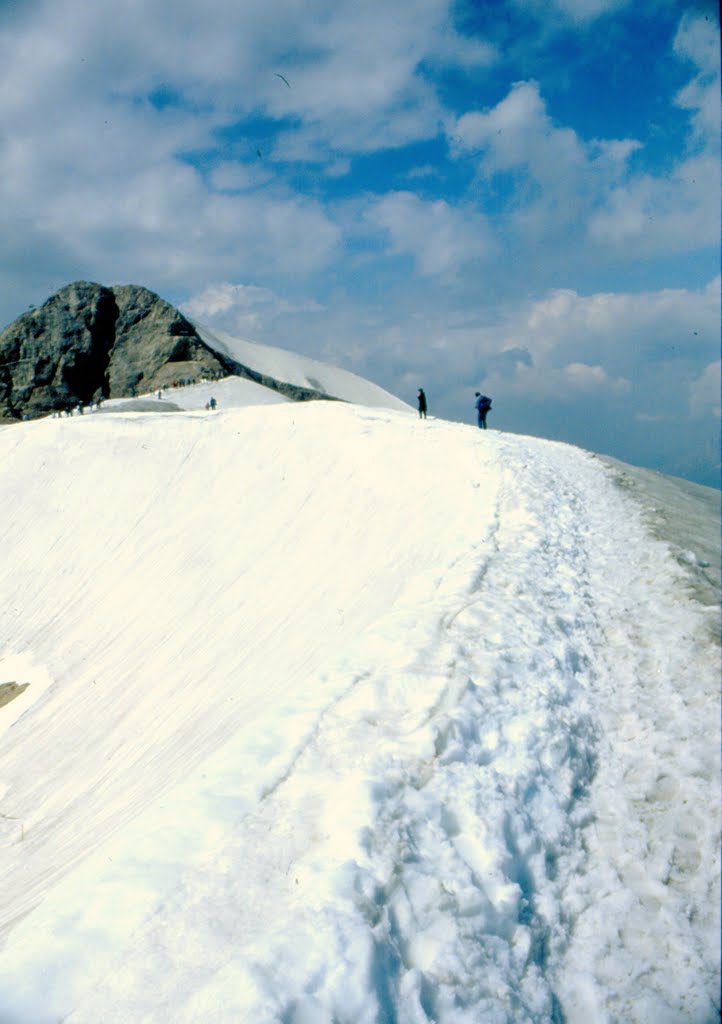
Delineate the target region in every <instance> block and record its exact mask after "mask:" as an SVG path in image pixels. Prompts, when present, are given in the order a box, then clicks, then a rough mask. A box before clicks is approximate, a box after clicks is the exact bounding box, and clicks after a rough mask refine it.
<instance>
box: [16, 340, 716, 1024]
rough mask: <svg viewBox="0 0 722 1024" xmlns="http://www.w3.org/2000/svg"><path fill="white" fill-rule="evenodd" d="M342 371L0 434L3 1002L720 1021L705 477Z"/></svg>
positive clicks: (104, 1012)
mask: <svg viewBox="0 0 722 1024" xmlns="http://www.w3.org/2000/svg"><path fill="white" fill-rule="evenodd" d="M292 358H293V359H294V360H295V359H297V358H298V357H296V356H295V355H294V356H293V357H292ZM287 365H288V364H287ZM290 372H291V373H292V375H297V374H298V375H303V374H304V373H305V372H306V365H305V363H300V362H299V363H296V364H295V365H292V366H291V367H290ZM338 373H339V371H335V372H333V371H332V372H331V373H330V375H329V377H328V378H327V382H328V383H329V384H333V383H341V384H342V383H343V380H339V379H338V378H337V381H336V382H334V379H333V378H334V377H337V374H338ZM345 385H346V388H348V389H349V390H348V391H347V392H346V393H347V396H348V397H349V399H352V400H353V403H352V404H346V403H342V402H307V403H301V404H298V403H293V402H287V401H284V399H283V397H282V396H279V395H278V394H276V393H274V392H271V391H269V390H268V389H265V388H261V387H260V386H258V385H255V384H253V383H252V382H250V381H244V380H240V379H235V380H234V379H229V380H227V381H222V382H220V383H219V382H214V383H213V384H210V383H208V384H204V385H196V386H192V387H189V388H178V389H173V390H172V393H170V394H169V395H168V398H167V399H165V398H164V399H162V400H158V399H156V398H149V399H147V400H146V401H145V405H146V406H150V408H151V410H152V411H148V409H147V407H146V408H145V410H144V411H139V405H140V404H141V403H140V400H139V399H135V400H134V399H127V400H120V401H119V402H114V401H109V402H108V403H104V405H103V407H102V409H101V410H99V411H93V412H91V413H90V414H86V415H83V416H74V417H71V418H65V417H64V418H60V419H57V418H56V419H53V418H52V417H45V418H43V419H38V420H35V421H33V422H29V423H20V424H18V425H17V426H14V427H8V428H7V429H5V430H2V431H0V522H2V524H3V540H4V542H5V547H4V554H3V558H2V559H0V593H1V594H3V595H8V598H9V599H8V600H3V601H1V602H0V878H2V885H1V886H0V1021H2V1024H59V1022H60V1021H63V1022H65V1024H99V1022H102V1024H128V1022H131V1024H135V1022H140V1021H142V1022H144V1024H168V1022H172V1024H207V1022H213V1024H382V1022H391V1021H393V1022H397V1024H432V1022H433V1024H551V1022H553V1021H564V1022H565V1024H608V1022H610V1021H614V1022H616V1021H620V1022H622V1021H623V1022H624V1024H650V1022H654V1024H711V1022H713V1021H717V1020H719V1010H720V1003H719V996H720V846H719V833H720V813H721V809H720V803H719V779H720V754H721V752H722V746H721V744H720V715H719V678H720V646H719V619H720V605H719V594H720V590H719V548H718V547H717V552H716V557H715V555H714V554H712V555H710V554H709V552H710V551H711V550H712V551H714V549H715V546H717V545H718V540H719V508H718V506H717V507H716V508H715V505H716V503H715V501H714V500H713V496H711V495H710V494H709V492H707V491H706V490H703V489H702V488H699V487H695V486H694V485H693V484H690V483H688V482H687V481H670V480H669V478H660V477H659V476H658V475H657V474H654V473H650V472H648V471H644V470H639V469H626V468H624V467H622V468H621V469H620V468H619V466H618V464H617V463H615V468H613V469H610V468H609V466H608V464H607V460H604V459H601V458H598V457H596V456H592V455H590V454H588V453H586V452H584V451H582V450H580V449H579V448H576V447H573V446H570V445H567V444H558V443H554V442H550V441H547V440H540V439H538V438H529V437H523V436H519V435H517V434H513V433H507V432H502V431H492V430H488V431H485V432H481V431H479V430H477V429H476V427H475V426H473V425H471V424H459V423H450V422H448V421H446V420H443V419H435V420H428V421H426V422H419V420H418V418H417V416H416V414H415V411H414V410H409V409H408V408H405V409H401V410H398V409H395V408H392V407H389V406H386V407H383V406H381V407H376V408H369V407H368V406H367V405H366V404H365V401H366V400H367V397H368V396H367V395H366V394H365V393H364V389H363V387H362V386H359V384H358V382H354V381H352V380H350V379H346V381H345ZM211 389H212V392H211ZM354 389H356V390H354ZM209 393H213V394H214V395H216V396H217V397H218V399H219V405H218V408H217V409H216V410H215V411H214V412H206V411H204V405H205V401H206V400H207V397H208V395H209ZM377 397H378V396H377ZM171 403H172V404H173V405H174V406H178V407H180V408H178V409H177V410H176V411H172V410H171V409H170V408H169V406H170V404H171ZM390 404H391V405H393V402H391V403H390ZM164 406H165V409H166V411H165V413H164V414H161V409H162V408H163V407H164ZM229 465H231V466H232V467H235V468H236V471H233V470H231V471H230V472H229ZM238 467H242V470H241V471H238ZM620 474H621V475H622V478H623V480H624V484H625V486H624V487H620V486H618V479H617V478H618V476H619V475H620ZM98 481H102V486H98ZM637 498H639V499H640V500H639V501H638V500H637ZM660 505H661V507H662V508H663V510H664V515H663V516H661V515H660V514H659V508H660ZM715 512H716V513H717V514H716V515H715ZM169 523H173V529H169V528H168V525H169ZM653 527H654V528H653ZM660 527H661V529H660ZM189 537H191V538H192V543H191V544H189V543H188V538H189ZM715 563H716V564H715ZM13 695H14V699H11V700H9V701H8V697H9V696H10V697H12V696H13Z"/></svg>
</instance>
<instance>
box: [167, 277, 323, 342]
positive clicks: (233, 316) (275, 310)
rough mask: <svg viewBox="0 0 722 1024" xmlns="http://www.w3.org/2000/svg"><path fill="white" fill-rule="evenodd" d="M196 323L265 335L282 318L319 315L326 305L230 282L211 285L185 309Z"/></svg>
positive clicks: (244, 334) (194, 296)
mask: <svg viewBox="0 0 722 1024" xmlns="http://www.w3.org/2000/svg"><path fill="white" fill-rule="evenodd" d="M181 310H182V312H184V313H185V314H186V315H187V316H189V317H190V318H191V319H192V320H199V321H201V322H203V323H209V324H211V323H212V324H214V325H216V326H218V327H223V328H225V329H226V330H228V331H229V332H230V333H233V332H234V331H236V332H238V333H239V334H240V335H241V336H244V337H245V336H247V335H248V334H249V333H250V334H251V336H258V335H259V334H260V335H263V333H264V332H265V331H266V330H268V328H269V325H270V324H271V323H272V321H273V320H276V319H277V318H278V317H283V316H290V315H294V314H299V313H319V312H322V311H323V306H321V305H320V304H319V303H318V302H315V301H314V300H312V299H310V300H309V299H307V300H304V301H301V302H290V301H289V300H288V299H286V298H283V297H282V296H279V295H277V294H276V293H275V292H274V291H272V290H271V289H270V288H261V287H259V286H258V285H252V284H232V283H230V282H228V281H224V282H221V283H219V284H212V285H209V286H208V287H207V288H204V289H203V290H202V291H201V292H199V293H198V294H196V295H192V296H191V297H190V298H189V299H188V300H187V301H186V302H184V303H183V304H182V306H181Z"/></svg>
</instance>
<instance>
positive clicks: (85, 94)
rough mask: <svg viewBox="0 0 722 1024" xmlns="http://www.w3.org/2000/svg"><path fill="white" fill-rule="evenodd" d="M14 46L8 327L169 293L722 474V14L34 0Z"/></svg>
mask: <svg viewBox="0 0 722 1024" xmlns="http://www.w3.org/2000/svg"><path fill="white" fill-rule="evenodd" d="M0 58H1V59H0V76H2V82H1V83H0V125H2V130H1V131H0V171H1V173H0V190H2V202H0V217H1V218H2V231H1V232H0V238H1V239H2V240H1V241H0V254H1V258H2V270H3V273H2V275H1V278H0V323H2V324H3V325H4V324H7V323H9V322H11V321H12V320H13V319H14V318H15V317H16V316H18V315H19V314H20V313H21V312H23V311H24V310H25V309H27V307H28V306H29V305H30V304H36V305H37V304H40V303H41V302H43V301H44V299H45V298H47V297H48V296H49V295H50V294H52V293H53V292H54V291H55V290H57V288H59V287H61V286H62V285H63V284H66V283H68V282H69V281H72V280H76V279H79V278H85V279H90V280H95V281H100V282H102V283H104V284H120V283H129V282H132V283H137V284H143V285H146V286H147V287H149V288H152V289H153V290H155V291H157V292H159V293H160V294H161V295H162V296H163V297H164V298H167V299H168V300H169V301H171V302H174V303H176V304H178V305H180V306H181V307H182V308H183V309H184V311H185V312H187V313H188V314H189V315H190V316H192V317H194V318H196V319H199V320H201V321H204V322H206V323H208V324H210V325H215V326H219V327H224V328H225V329H227V330H230V331H232V332H233V333H236V334H238V335H240V336H242V337H245V338H247V339H249V340H253V341H258V342H262V343H264V342H265V343H269V344H276V345H280V346H282V347H285V348H289V349H293V350H296V351H299V352H302V353H304V354H307V355H311V356H314V357H316V358H320V359H324V360H327V361H329V362H333V363H335V364H337V365H341V366H344V367H347V368H349V369H351V370H354V371H355V372H358V373H360V374H362V375H364V376H367V377H369V378H370V379H372V380H374V381H376V382H377V383H379V384H381V385H382V386H384V387H386V388H388V389H389V390H391V391H393V392H394V393H396V394H398V395H399V396H401V397H403V398H405V399H406V400H407V401H410V402H412V403H413V401H414V398H415V395H416V390H417V388H418V387H421V386H423V387H424V388H425V389H426V392H427V395H428V396H429V403H430V412H431V413H432V414H436V415H440V416H446V417H449V418H451V419H458V420H468V421H472V420H473V395H474V391H476V390H480V389H483V390H485V391H487V392H488V393H489V394H491V395H492V396H493V398H494V411H493V413H492V416H491V417H490V420H489V422H490V425H492V426H496V427H500V428H502V429H505V430H512V431H516V432H521V433H535V434H540V435H542V436H546V437H553V438H558V439H561V440H566V441H570V442H572V443H575V444H580V445H583V446H585V447H589V448H592V449H594V450H596V451H603V452H609V453H611V454H613V455H616V456H618V457H619V458H622V459H626V460H627V461H630V462H634V463H638V464H641V465H647V466H652V467H654V468H658V469H661V470H663V471H665V472H669V473H675V474H678V475H683V476H688V477H690V478H691V479H696V480H699V481H700V482H704V483H708V484H716V483H718V480H719V422H720V384H719V380H720V282H719V270H720V259H719V253H720V85H719V23H718V16H717V10H716V4H714V3H707V2H705V0H699V2H697V3H695V2H685V3H681V2H675V0H636V2H634V3H632V2H626V0H503V2H502V0H498V2H497V0H494V2H484V3H481V2H478V0H477V2H474V3H468V2H457V3H452V2H449V0H393V2H392V3H389V2H388V0H383V2H382V0H367V2H365V3H364V4H359V3H358V2H357V0H353V2H352V0H335V2H330V0H303V2H300V0H274V2H271V3H269V2H268V0H265V2H261V0H244V2H243V3H239V2H238V0H206V2H204V3H203V4H200V3H189V2H184V0H143V2H140V0H127V2H126V3H124V4H110V3H106V2H98V3H95V4H93V5H89V4H87V3H86V2H85V0H53V2H46V0H22V2H21V0H17V2H14V3H13V2H7V0H6V2H5V3H4V4H3V6H2V7H1V8H0ZM281 76H282V77H281ZM284 79H285V80H284Z"/></svg>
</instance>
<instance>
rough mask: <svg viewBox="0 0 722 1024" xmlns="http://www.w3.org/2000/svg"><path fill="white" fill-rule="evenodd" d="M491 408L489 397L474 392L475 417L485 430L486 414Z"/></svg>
mask: <svg viewBox="0 0 722 1024" xmlns="http://www.w3.org/2000/svg"><path fill="white" fill-rule="evenodd" d="M490 409H491V399H490V398H488V397H487V396H486V395H482V394H480V392H478V391H477V392H476V417H477V423H478V424H479V426H480V427H481V429H482V430H486V415H487V413H488V412H489V410H490Z"/></svg>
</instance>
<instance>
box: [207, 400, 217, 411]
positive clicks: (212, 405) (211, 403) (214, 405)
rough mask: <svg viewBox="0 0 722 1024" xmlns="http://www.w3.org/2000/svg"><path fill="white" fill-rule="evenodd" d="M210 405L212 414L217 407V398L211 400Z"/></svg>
mask: <svg viewBox="0 0 722 1024" xmlns="http://www.w3.org/2000/svg"><path fill="white" fill-rule="evenodd" d="M208 404H209V406H210V407H211V412H213V410H214V409H215V407H216V400H215V398H211V400H210V402H209V403H208Z"/></svg>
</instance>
